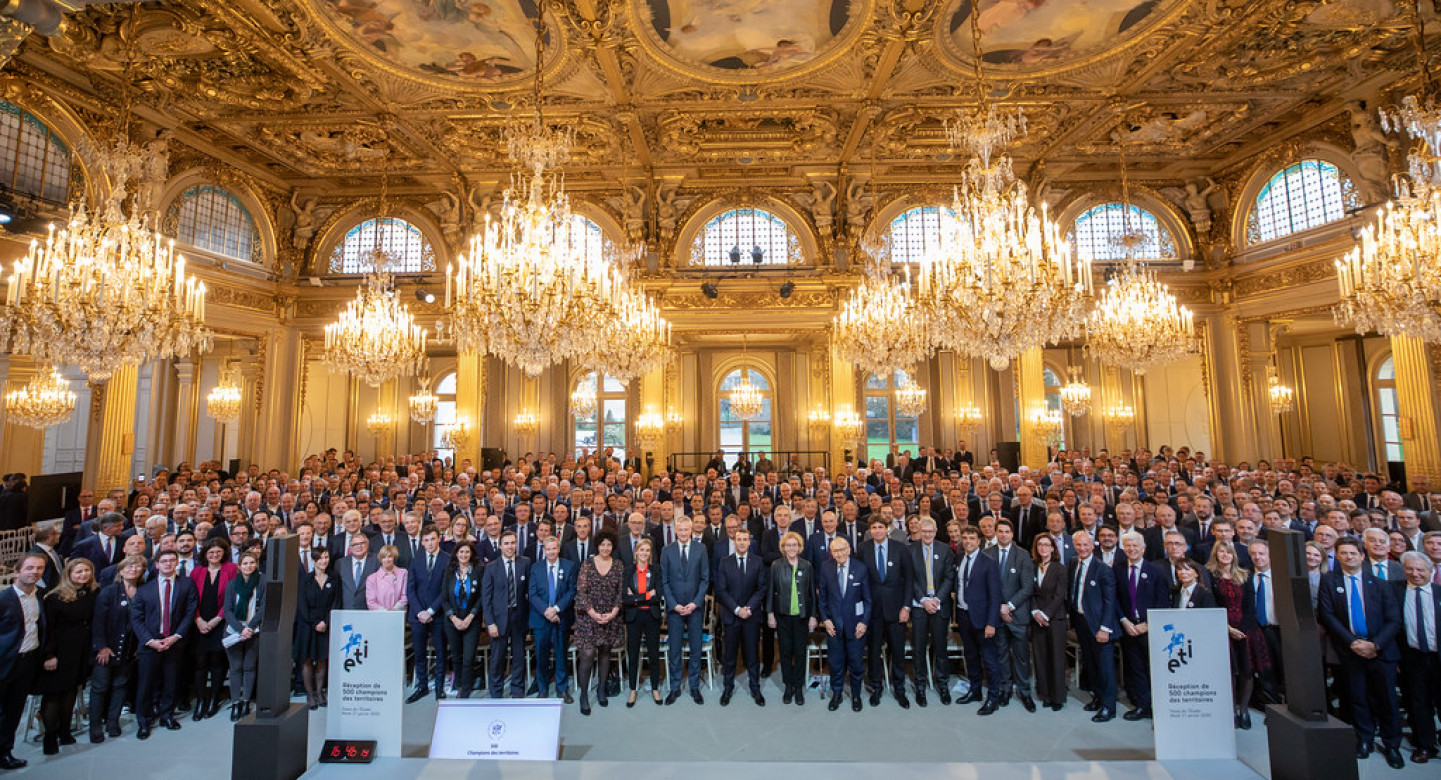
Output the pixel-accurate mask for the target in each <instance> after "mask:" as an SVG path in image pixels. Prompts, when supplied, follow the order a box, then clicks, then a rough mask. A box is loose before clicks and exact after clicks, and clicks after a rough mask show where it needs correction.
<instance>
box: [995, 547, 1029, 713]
mask: <svg viewBox="0 0 1441 780" xmlns="http://www.w3.org/2000/svg"><path fill="white" fill-rule="evenodd" d="M1015 538H1016V532H1015V529H1014V528H1013V527H1012V525H1011V523H1010V521H1008V520H1006V521H1002V522H1000V523H997V524H996V544H995V545H993V546H991V547H988V548H986V549H985V550H983V552H984V554H986V555H988V556H990V557H991V558H992V559H994V560H995V561H996V564H997V566H998V567H999V568H1000V571H1001V622H1000V624H999V625H997V626H996V665H997V666H998V667H999V668H1000V671H1001V706H1002V707H1004V706H1006V705H1007V704H1008V703H1010V700H1011V692H1012V691H1014V692H1015V693H1016V695H1017V697H1018V698H1020V700H1021V706H1022V707H1025V708H1026V712H1035V711H1036V700H1035V699H1032V698H1031V644H1030V633H1031V632H1030V628H1031V594H1033V593H1035V591H1036V564H1035V563H1034V562H1032V561H1031V556H1030V555H1029V554H1027V553H1026V551H1025V550H1023V549H1021V548H1020V547H1019V546H1017V545H1016V544H1015V543H1014V542H1015Z"/></svg>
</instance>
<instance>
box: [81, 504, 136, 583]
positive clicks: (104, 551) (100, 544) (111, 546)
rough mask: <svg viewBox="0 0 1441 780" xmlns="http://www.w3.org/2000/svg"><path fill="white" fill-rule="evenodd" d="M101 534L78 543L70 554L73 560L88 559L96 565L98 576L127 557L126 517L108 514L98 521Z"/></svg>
mask: <svg viewBox="0 0 1441 780" xmlns="http://www.w3.org/2000/svg"><path fill="white" fill-rule="evenodd" d="M96 528H97V529H98V531H99V533H97V534H95V535H93V536H89V537H86V538H85V539H84V540H82V541H79V542H76V543H75V547H74V549H73V550H71V552H70V557H71V558H87V559H89V560H90V563H92V564H94V566H95V572H96V574H99V573H100V572H102V571H104V570H106V569H107V568H109V567H111V566H114V565H115V564H117V563H119V562H120V559H121V558H124V557H125V551H124V549H123V548H124V544H125V540H124V539H123V538H122V537H123V536H124V533H123V531H124V530H125V516H124V515H122V514H120V513H119V512H107V513H106V514H103V515H101V516H100V519H99V520H97V521H96Z"/></svg>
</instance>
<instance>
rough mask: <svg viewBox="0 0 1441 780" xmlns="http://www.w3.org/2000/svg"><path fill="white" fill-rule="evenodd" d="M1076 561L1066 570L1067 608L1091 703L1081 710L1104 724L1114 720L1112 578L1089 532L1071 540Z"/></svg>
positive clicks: (1113, 576)
mask: <svg viewBox="0 0 1441 780" xmlns="http://www.w3.org/2000/svg"><path fill="white" fill-rule="evenodd" d="M1071 542H1072V544H1074V545H1075V548H1076V557H1075V559H1073V560H1072V561H1071V562H1070V564H1069V565H1068V566H1067V569H1068V571H1069V572H1070V575H1071V577H1070V583H1071V592H1070V595H1069V596H1068V598H1067V607H1068V609H1069V611H1070V613H1071V626H1072V628H1074V629H1075V630H1076V641H1077V642H1078V643H1079V644H1080V645H1081V668H1082V670H1083V671H1084V672H1085V674H1086V679H1087V680H1088V683H1089V687H1090V689H1091V695H1092V699H1091V702H1090V703H1089V704H1087V705H1086V707H1085V709H1086V711H1087V712H1094V713H1096V714H1095V715H1092V716H1091V720H1093V721H1095V722H1097V723H1105V722H1106V721H1108V720H1111V719H1112V718H1114V717H1116V650H1115V643H1114V642H1112V641H1111V637H1113V636H1115V633H1116V627H1117V624H1118V621H1119V619H1120V616H1119V615H1118V614H1117V608H1116V574H1115V572H1113V571H1111V568H1110V567H1109V566H1107V565H1106V564H1104V563H1102V562H1101V559H1100V558H1097V557H1096V556H1095V555H1093V553H1094V552H1095V550H1096V542H1095V540H1094V539H1092V538H1091V534H1090V532H1089V531H1085V530H1080V531H1077V532H1076V533H1075V534H1073V535H1072V536H1071Z"/></svg>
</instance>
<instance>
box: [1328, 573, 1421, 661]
mask: <svg viewBox="0 0 1441 780" xmlns="http://www.w3.org/2000/svg"><path fill="white" fill-rule="evenodd" d="M1358 576H1360V577H1361V602H1362V605H1363V606H1364V608H1365V619H1366V633H1367V636H1366V637H1364V638H1366V639H1369V640H1370V641H1371V642H1372V643H1374V644H1375V645H1376V656H1377V658H1379V659H1380V660H1382V661H1386V662H1388V663H1395V662H1396V661H1399V660H1400V659H1401V650H1400V647H1399V645H1398V644H1397V639H1398V638H1399V637H1400V635H1401V629H1402V628H1403V626H1402V621H1403V618H1402V612H1401V604H1400V602H1398V601H1397V599H1396V587H1395V586H1394V585H1391V584H1388V583H1386V582H1382V581H1381V580H1378V579H1376V575H1374V574H1372V573H1371V570H1370V569H1369V568H1367V567H1365V566H1363V567H1362V572H1361V574H1360V575H1358ZM1346 580H1347V576H1346V573H1345V572H1344V571H1340V570H1337V571H1329V572H1326V573H1325V574H1322V575H1321V591H1320V593H1319V594H1317V601H1318V602H1319V604H1318V606H1319V614H1318V616H1317V619H1318V620H1319V621H1320V623H1321V625H1322V626H1323V627H1324V628H1325V629H1326V635H1327V636H1329V637H1330V638H1331V643H1332V644H1333V645H1334V646H1335V648H1336V653H1337V654H1338V655H1340V656H1341V657H1343V658H1346V657H1355V653H1352V652H1351V643H1352V642H1354V641H1356V639H1357V638H1358V637H1357V636H1356V634H1354V633H1352V631H1351V605H1350V592H1349V591H1348V590H1347V588H1346V586H1347V582H1346Z"/></svg>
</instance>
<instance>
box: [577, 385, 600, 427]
mask: <svg viewBox="0 0 1441 780" xmlns="http://www.w3.org/2000/svg"><path fill="white" fill-rule="evenodd" d="M595 383H596V377H595V375H594V374H587V375H586V376H583V377H581V378H580V381H579V382H576V383H575V389H574V390H572V391H571V392H570V413H571V414H572V415H574V416H576V417H579V418H580V419H582V420H584V419H587V418H589V417H590V416H591V415H593V414H595V407H596V404H597V403H598V401H599V399H597V398H596V394H595Z"/></svg>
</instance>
